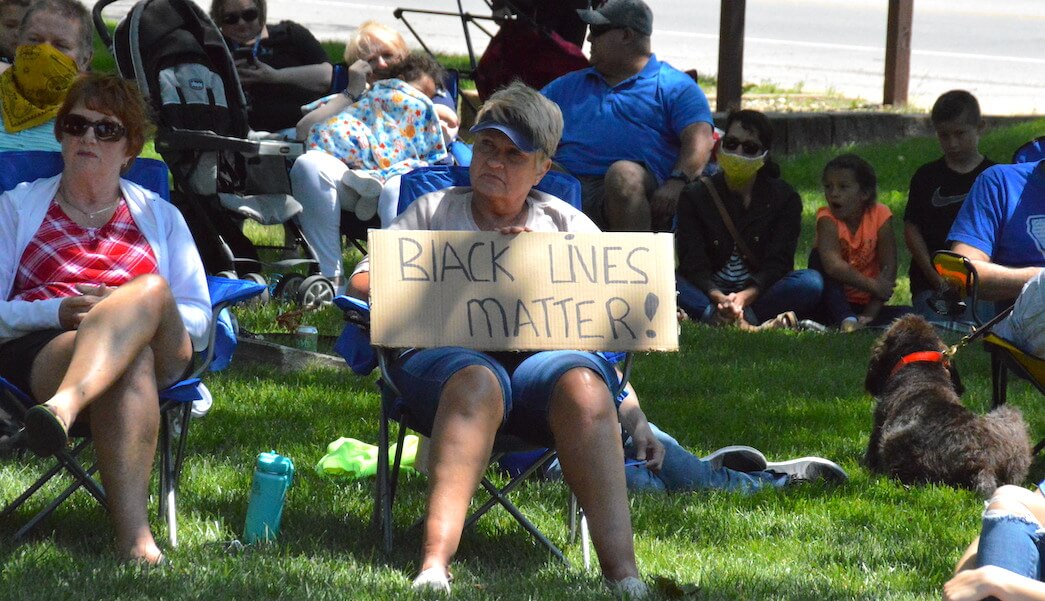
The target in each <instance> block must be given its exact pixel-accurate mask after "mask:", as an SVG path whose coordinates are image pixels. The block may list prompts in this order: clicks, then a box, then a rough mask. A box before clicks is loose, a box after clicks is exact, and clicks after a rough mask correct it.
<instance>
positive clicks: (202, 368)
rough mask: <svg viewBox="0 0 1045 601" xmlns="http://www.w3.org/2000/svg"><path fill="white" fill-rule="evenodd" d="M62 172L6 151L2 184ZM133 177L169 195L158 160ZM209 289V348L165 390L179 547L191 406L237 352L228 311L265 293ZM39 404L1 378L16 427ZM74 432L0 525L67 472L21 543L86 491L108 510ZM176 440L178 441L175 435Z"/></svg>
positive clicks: (163, 490) (166, 444) (165, 505)
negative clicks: (66, 480) (208, 376)
mask: <svg viewBox="0 0 1045 601" xmlns="http://www.w3.org/2000/svg"><path fill="white" fill-rule="evenodd" d="M61 170H62V160H61V154H59V153H56V152H35V151H34V152H3V153H0V187H2V188H3V189H4V190H5V191H6V190H9V189H11V188H13V187H14V186H16V185H18V184H19V183H21V182H23V181H32V180H35V179H39V178H42V177H50V176H53V175H57V174H58V173H60V172H61ZM125 177H127V178H128V179H131V181H134V182H136V183H139V184H141V185H143V186H144V187H147V188H148V189H150V190H153V191H154V192H156V193H157V194H159V195H160V196H162V197H164V198H169V194H170V191H169V187H168V179H167V167H166V165H164V163H163V162H162V161H157V160H155V159H140V158H139V159H137V160H136V161H135V164H134V166H133V167H132V168H131V171H130V172H129V174H128V175H126V176H125ZM207 288H208V291H209V292H210V299H211V310H212V319H211V326H210V329H209V330H208V332H207V335H208V344H207V348H206V349H205V350H204V351H201V352H200V353H198V354H197V357H196V362H195V365H196V368H195V369H194V370H193V372H192V373H191V374H189V376H188V377H186V378H185V379H184V380H182V381H180V382H178V383H176V384H174V385H172V386H170V387H168V388H166V389H164V390H162V391H160V394H159V397H160V416H161V420H160V432H159V440H158V450H159V454H160V470H159V481H160V482H159V486H160V498H159V501H160V502H159V515H160V516H161V517H166V521H167V534H168V538H169V541H170V545H171V546H172V547H175V546H177V544H178V538H177V517H176V503H175V500H176V496H177V489H178V480H179V478H180V476H181V471H182V466H183V464H184V459H185V448H186V441H187V439H188V432H189V423H190V421H191V420H192V402H193V401H197V400H201V399H202V398H203V395H202V394H201V392H200V386H201V382H200V376H201V375H202V374H203V373H204V372H207V371H217V370H219V369H223V368H224V367H226V366H227V365H228V364H229V362H230V361H231V359H232V353H233V351H234V350H235V348H236V334H235V331H234V328H233V326H232V322H231V318H230V316H229V313H228V311H227V308H228V307H230V306H232V305H234V304H237V303H240V302H242V301H244V300H247V299H249V298H252V297H255V296H257V295H259V294H261V293H262V292H264V291H265V290H266V287H265V286H264V285H263V284H257V283H254V282H251V281H247V280H229V279H225V278H219V277H213V276H208V277H207ZM35 404H36V403H35V402H34V401H33V400H32V399H31V398H29V396H28V395H27V394H26V393H25V392H24V391H21V390H19V389H18V388H16V387H15V386H14V385H13V384H11V383H10V382H8V381H7V380H5V379H3V378H0V408H2V409H3V410H4V411H5V412H6V413H8V414H9V415H10V416H11V417H12V418H13V419H14V420H15V424H16V425H21V424H22V421H23V419H24V415H25V412H26V411H28V410H29V408H31V407H33V406H34V405H35ZM70 435H71V436H72V437H73V439H74V440H75V441H76V442H75V444H74V445H73V446H72V447H71V448H70V449H62V450H60V451H59V452H57V453H56V454H55V455H54V464H53V465H52V466H51V467H50V468H49V469H48V470H47V471H46V472H45V473H44V474H43V475H42V476H40V477H39V478H38V479H37V480H36V482H34V483H33V484H32V485H31V486H30V487H29V488H27V489H26V491H25V492H23V493H22V494H21V495H19V496H18V498H16V499H14V500H13V501H11V502H10V503H8V504H7V506H6V507H5V508H4V509H3V511H2V512H0V521H4V520H7V519H8V518H9V517H10V516H12V515H13V514H14V512H15V511H17V510H18V509H19V508H20V507H21V506H22V505H24V504H25V502H26V501H28V500H29V499H30V498H31V497H32V496H33V495H35V494H36V492H37V491H39V490H40V489H41V488H43V486H44V485H45V484H47V483H48V482H49V481H50V480H51V479H52V478H53V477H55V476H56V475H58V474H59V473H61V472H63V471H64V472H66V473H68V474H69V475H70V476H71V477H72V479H73V482H72V483H70V484H69V485H68V486H67V487H66V488H65V489H64V490H63V491H62V492H61V493H59V494H58V496H56V497H55V498H54V499H53V500H52V501H51V502H50V503H49V504H48V505H47V506H46V507H44V508H43V509H42V510H40V511H39V512H38V513H37V514H36V515H34V516H33V517H32V518H30V519H29V521H28V522H26V523H25V524H24V525H23V526H22V527H21V528H19V529H18V530H17V531H16V532H15V535H14V538H15V540H18V539H21V538H22V537H24V536H25V535H26V534H27V533H28V532H29V531H30V530H32V529H33V528H34V527H36V525H37V524H39V523H40V522H41V521H43V520H44V519H46V518H47V517H48V516H49V515H51V513H53V512H54V510H55V509H57V508H58V506H59V505H61V503H62V502H63V501H65V499H67V498H68V497H69V496H70V495H72V494H73V493H74V492H76V491H77V490H78V489H79V488H81V487H82V488H84V490H86V491H87V492H88V493H90V494H91V495H92V496H93V497H94V498H95V499H97V500H98V502H99V503H101V505H102V506H103V507H105V508H106V509H107V510H108V503H107V502H106V498H105V491H104V490H103V489H102V487H101V485H100V484H99V483H98V482H97V481H96V480H95V479H94V474H95V472H97V466H96V465H94V464H92V465H88V466H86V467H85V466H84V465H83V464H82V463H81V462H80V456H81V454H82V453H83V452H84V451H85V450H86V449H87V448H88V447H89V446H90V433H89V430H88V429H87V428H85V427H83V424H79V423H77V424H74V425H73V426H72V429H71V430H70ZM175 437H176V438H177V441H176V442H175V441H174V440H172V439H173V438H175ZM20 439H21V433H19V434H18V435H16V437H15V440H14V441H13V446H15V447H16V448H17V447H18V446H19V444H20Z"/></svg>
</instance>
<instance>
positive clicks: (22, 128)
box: [0, 0, 94, 151]
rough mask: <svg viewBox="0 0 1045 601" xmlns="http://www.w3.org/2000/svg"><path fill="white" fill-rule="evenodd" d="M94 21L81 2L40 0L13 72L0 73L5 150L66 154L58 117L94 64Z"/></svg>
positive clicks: (0, 146)
mask: <svg viewBox="0 0 1045 601" xmlns="http://www.w3.org/2000/svg"><path fill="white" fill-rule="evenodd" d="M93 33H94V30H93V29H92V28H91V17H90V14H89V13H88V12H87V9H86V8H84V6H83V5H82V4H80V3H79V2H77V1H76V0H38V1H37V2H35V3H34V4H33V5H32V6H30V7H29V10H28V11H26V14H25V18H24V19H23V21H22V25H21V28H20V29H19V31H18V46H17V47H16V49H15V58H14V65H13V68H11V69H7V70H6V71H4V72H3V73H0V125H2V127H0V151H3V150H61V146H60V145H59V144H58V143H57V141H56V140H55V137H54V118H55V115H56V114H57V113H58V108H59V107H60V106H61V105H62V101H64V100H65V94H66V92H67V90H68V89H69V86H70V85H72V82H73V80H75V79H76V76H77V75H79V74H80V73H81V72H83V71H86V69H87V65H89V64H90V61H91V53H92V50H91V42H92V36H93Z"/></svg>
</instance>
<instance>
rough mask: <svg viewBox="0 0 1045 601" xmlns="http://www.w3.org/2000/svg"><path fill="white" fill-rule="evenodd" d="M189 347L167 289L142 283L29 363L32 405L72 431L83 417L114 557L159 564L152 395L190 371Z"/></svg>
mask: <svg viewBox="0 0 1045 601" xmlns="http://www.w3.org/2000/svg"><path fill="white" fill-rule="evenodd" d="M191 355H192V344H191V342H190V341H189V336H188V334H187V333H186V332H185V327H184V325H182V322H181V317H180V316H179V314H178V311H177V308H176V306H175V303H174V299H173V297H172V296H171V293H170V289H169V288H168V286H167V284H166V282H165V281H164V280H163V279H162V278H159V277H154V276H144V277H141V278H137V279H135V280H133V281H132V282H130V283H128V284H127V285H125V286H122V287H120V288H119V289H117V290H115V291H114V292H113V293H112V294H111V295H110V296H108V297H107V298H106V299H105V300H104V301H102V302H100V303H98V304H97V305H96V306H95V307H94V308H93V309H92V310H91V311H90V312H89V313H88V314H87V316H86V317H85V318H84V320H83V322H82V323H81V325H80V328H79V329H78V330H76V331H74V332H73V331H71V332H66V333H65V334H63V335H61V336H59V337H57V338H55V339H54V340H52V341H51V342H50V343H49V344H48V345H47V346H46V347H44V349H43V350H42V351H41V352H40V354H39V355H38V356H37V357H36V360H35V361H34V363H33V366H34V369H33V373H32V388H33V393H34V395H35V396H36V398H48V397H50V399H51V400H50V401H48V402H47V403H46V404H47V405H48V406H50V407H51V408H52V409H53V410H54V411H55V413H56V414H58V415H59V416H60V417H62V418H63V419H64V420H65V423H67V424H71V423H72V422H73V421H74V420H75V419H76V417H77V416H78V415H80V413H81V412H82V411H83V410H85V409H89V417H90V425H91V433H92V437H93V439H94V442H95V449H96V451H97V454H98V465H99V470H100V472H101V475H102V481H103V483H104V485H105V489H106V494H107V495H108V499H109V503H110V510H111V516H112V520H113V525H114V530H115V532H116V543H117V550H118V552H119V553H120V555H121V556H122V557H124V558H126V559H130V560H136V559H143V560H145V561H148V562H150V563H154V562H156V561H157V560H158V559H159V558H160V557H161V552H160V550H159V548H158V547H157V546H156V541H155V540H154V538H153V535H152V532H151V530H150V529H149V522H148V516H147V511H148V510H147V506H148V487H149V475H150V473H151V471H152V461H153V456H154V455H155V453H156V436H157V431H158V427H159V399H158V394H157V389H158V388H159V387H160V386H166V385H167V384H170V383H172V382H174V381H175V380H176V379H177V378H178V376H180V375H181V373H182V372H183V371H184V369H185V367H186V366H187V365H188V363H189V360H190V359H191Z"/></svg>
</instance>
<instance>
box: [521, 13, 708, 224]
mask: <svg viewBox="0 0 1045 601" xmlns="http://www.w3.org/2000/svg"><path fill="white" fill-rule="evenodd" d="M577 12H578V14H579V15H580V17H581V19H582V20H584V21H585V22H586V23H588V25H589V26H590V31H591V33H589V35H588V41H589V42H591V59H590V61H591V65H592V66H591V67H590V68H587V69H581V70H580V71H574V72H573V73H569V74H567V75H564V76H562V77H560V78H558V79H556V80H555V81H553V82H551V83H550V84H548V85H547V86H546V87H545V88H544V90H542V93H543V94H544V95H545V96H547V97H548V98H550V99H551V100H553V101H555V103H556V104H558V105H559V108H560V109H562V114H563V121H564V122H565V124H564V130H563V135H562V141H561V142H560V143H559V148H558V150H557V151H556V153H555V162H556V163H557V164H558V165H559V166H561V167H562V168H563V169H565V170H567V171H569V172H570V173H571V174H572V175H574V176H577V178H578V179H580V180H581V184H582V196H583V201H584V207H583V208H584V212H585V213H586V214H587V215H588V216H589V217H591V219H592V220H593V221H595V222H596V223H597V224H598V225H599V226H600V227H602V228H603V229H604V230H617V231H621V230H624V231H650V230H651V229H659V230H663V229H667V228H668V227H670V224H671V220H672V218H673V217H674V215H675V207H676V206H677V204H678V197H679V193H680V192H682V188H683V186H685V185H686V184H687V183H689V182H690V181H691V180H692V179H694V178H696V177H697V176H699V175H700V173H701V172H702V171H703V170H704V166H705V165H706V164H707V161H708V156H709V155H710V153H711V147H712V145H713V142H712V137H711V133H712V125H713V122H712V119H711V109H710V107H709V106H708V101H707V98H706V97H705V96H704V93H703V92H702V91H701V90H700V87H698V86H697V84H696V82H695V81H693V79H692V78H691V77H690V76H688V75H686V74H685V73H683V72H681V71H679V70H677V69H675V68H674V67H672V66H671V65H668V64H667V63H662V62H660V61H658V60H657V57H656V55H654V54H653V53H652V52H651V51H650V34H651V33H652V32H653V14H652V12H651V11H650V8H649V6H647V5H646V4H645V2H643V1H642V0H609V1H608V2H606V4H604V5H603V6H602V8H600V9H599V10H579V11H577Z"/></svg>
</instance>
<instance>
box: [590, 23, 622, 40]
mask: <svg viewBox="0 0 1045 601" xmlns="http://www.w3.org/2000/svg"><path fill="white" fill-rule="evenodd" d="M614 29H627V27H621V26H620V25H591V26H589V27H588V30H589V31H591V37H592V38H597V37H599V36H600V35H602V34H604V33H609V32H611V31H613V30H614Z"/></svg>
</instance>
